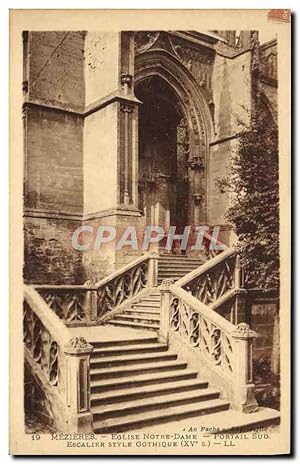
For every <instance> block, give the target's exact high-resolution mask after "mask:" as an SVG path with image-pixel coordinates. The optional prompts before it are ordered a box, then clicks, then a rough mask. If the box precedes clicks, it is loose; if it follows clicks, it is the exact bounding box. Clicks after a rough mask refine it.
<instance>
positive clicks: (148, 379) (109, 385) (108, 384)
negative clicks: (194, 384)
mask: <svg viewBox="0 0 300 464" xmlns="http://www.w3.org/2000/svg"><path fill="white" fill-rule="evenodd" d="M197 374H198V373H197V372H196V371H193V370H191V369H182V370H180V371H174V372H159V373H155V374H149V373H148V374H145V375H137V376H132V377H129V378H124V379H108V380H101V381H100V380H91V392H92V393H95V392H104V391H110V390H117V389H124V388H136V387H139V386H144V385H155V384H161V383H165V382H176V381H177V380H188V379H195V378H196V377H197Z"/></svg>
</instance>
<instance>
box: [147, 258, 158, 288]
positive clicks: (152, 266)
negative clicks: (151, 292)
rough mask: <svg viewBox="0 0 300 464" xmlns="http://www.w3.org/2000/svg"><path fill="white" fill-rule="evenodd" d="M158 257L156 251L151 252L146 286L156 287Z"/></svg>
mask: <svg viewBox="0 0 300 464" xmlns="http://www.w3.org/2000/svg"><path fill="white" fill-rule="evenodd" d="M158 258H159V255H158V253H156V252H153V253H152V255H151V257H150V259H149V270H148V272H149V276H148V287H157V279H158Z"/></svg>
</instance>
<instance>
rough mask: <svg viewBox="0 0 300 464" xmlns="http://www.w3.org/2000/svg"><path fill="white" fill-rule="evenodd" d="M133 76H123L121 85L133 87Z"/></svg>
mask: <svg viewBox="0 0 300 464" xmlns="http://www.w3.org/2000/svg"><path fill="white" fill-rule="evenodd" d="M132 81H133V76H132V75H131V74H121V84H122V85H128V86H129V87H131V85H132Z"/></svg>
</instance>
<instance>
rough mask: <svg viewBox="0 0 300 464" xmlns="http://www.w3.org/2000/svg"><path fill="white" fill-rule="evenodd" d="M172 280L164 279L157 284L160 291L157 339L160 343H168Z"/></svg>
mask: <svg viewBox="0 0 300 464" xmlns="http://www.w3.org/2000/svg"><path fill="white" fill-rule="evenodd" d="M173 284H174V280H171V279H165V280H163V281H162V284H161V285H160V286H159V291H160V328H159V332H158V339H159V341H160V342H161V343H168V341H169V331H170V314H171V307H170V305H171V290H170V287H171V285H173Z"/></svg>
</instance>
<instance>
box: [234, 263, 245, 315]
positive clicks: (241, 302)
mask: <svg viewBox="0 0 300 464" xmlns="http://www.w3.org/2000/svg"><path fill="white" fill-rule="evenodd" d="M234 286H235V289H236V296H235V314H234V324H239V323H241V322H245V321H246V320H247V314H246V298H247V290H245V289H244V288H243V286H244V270H243V269H242V268H241V263H240V257H239V255H236V262H235V271H234Z"/></svg>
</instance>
